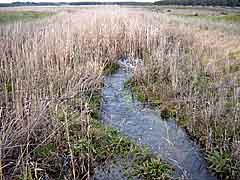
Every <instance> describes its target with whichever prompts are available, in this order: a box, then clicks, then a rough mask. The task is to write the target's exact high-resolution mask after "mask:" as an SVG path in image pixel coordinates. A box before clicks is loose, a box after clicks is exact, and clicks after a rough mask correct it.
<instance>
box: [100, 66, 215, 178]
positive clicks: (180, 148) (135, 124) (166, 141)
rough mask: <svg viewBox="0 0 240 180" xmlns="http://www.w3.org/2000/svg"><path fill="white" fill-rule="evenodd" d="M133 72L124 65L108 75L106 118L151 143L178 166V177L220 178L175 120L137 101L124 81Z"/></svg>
mask: <svg viewBox="0 0 240 180" xmlns="http://www.w3.org/2000/svg"><path fill="white" fill-rule="evenodd" d="M130 77H131V72H130V71H128V70H127V68H126V67H124V66H123V65H122V66H121V67H120V68H119V69H118V71H117V72H116V73H114V74H112V75H109V76H107V77H106V78H105V88H104V90H103V98H104V100H103V104H102V121H103V123H106V124H108V125H109V124H110V125H111V126H112V127H114V128H117V129H118V130H119V131H120V132H121V133H122V134H124V135H126V136H128V137H129V138H130V139H133V140H134V141H135V142H137V143H138V144H140V145H147V146H148V147H149V149H150V150H151V152H152V153H154V154H157V155H159V157H160V158H161V159H163V160H166V161H167V162H169V163H170V164H171V165H173V166H174V167H175V168H176V176H178V177H181V176H184V177H185V178H186V179H191V180H216V179H217V178H216V177H213V176H211V175H210V173H209V172H208V169H207V164H206V162H205V160H204V158H203V157H202V155H201V153H200V152H199V149H198V147H197V145H195V144H194V143H193V142H192V141H191V140H190V139H189V137H188V136H187V134H186V132H185V131H184V129H182V128H180V127H178V126H177V125H176V123H175V121H164V120H162V119H161V116H160V112H159V111H158V110H154V109H151V108H147V107H144V106H143V104H142V103H140V102H138V101H134V100H133V98H132V95H131V92H130V91H129V90H126V89H124V82H125V81H126V80H128V79H129V78H130Z"/></svg>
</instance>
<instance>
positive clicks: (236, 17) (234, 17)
mask: <svg viewBox="0 0 240 180" xmlns="http://www.w3.org/2000/svg"><path fill="white" fill-rule="evenodd" d="M175 15H177V16H180V17H187V18H188V17H189V18H198V19H206V20H210V21H224V22H230V23H240V14H229V15H199V14H175Z"/></svg>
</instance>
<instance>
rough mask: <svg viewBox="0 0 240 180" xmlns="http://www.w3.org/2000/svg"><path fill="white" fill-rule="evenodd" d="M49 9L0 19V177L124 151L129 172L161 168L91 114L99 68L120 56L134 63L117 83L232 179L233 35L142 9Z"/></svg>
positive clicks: (80, 174)
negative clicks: (52, 12) (183, 132)
mask: <svg viewBox="0 0 240 180" xmlns="http://www.w3.org/2000/svg"><path fill="white" fill-rule="evenodd" d="M59 11H61V13H60V14H59V15H58V16H56V17H52V18H45V19H43V20H42V21H41V22H38V23H36V22H33V21H30V22H29V23H25V22H24V21H21V22H19V23H17V24H9V25H8V26H5V24H2V25H0V42H1V43H0V122H1V123H0V177H1V178H8V179H13V178H16V177H18V178H20V179H39V178H49V179H56V177H58V178H62V177H69V178H71V179H89V178H90V177H91V175H92V174H93V173H94V168H95V167H96V166H97V165H98V163H104V162H108V160H109V158H111V157H113V156H121V157H122V158H128V157H129V154H132V156H136V158H135V160H134V159H133V164H132V168H133V169H134V171H133V174H132V175H133V176H138V177H141V178H143V179H168V178H170V177H169V173H170V171H171V170H170V168H169V166H168V165H166V164H165V163H164V162H162V161H161V160H160V159H158V158H156V157H155V156H153V155H151V154H150V152H148V151H144V150H143V149H142V148H140V147H139V146H137V145H136V144H134V143H133V142H131V141H130V140H129V139H128V138H125V137H122V136H121V135H120V134H119V133H118V132H117V131H116V130H114V129H112V128H111V127H104V126H102V125H101V124H100V123H99V122H98V121H97V119H99V111H100V104H101V89H102V87H103V76H104V75H106V74H108V73H112V72H114V71H115V70H116V69H117V68H118V66H117V64H116V61H117V60H118V59H119V58H121V57H123V56H126V57H128V58H129V59H135V58H141V59H143V62H144V68H142V67H138V66H136V67H134V76H133V79H131V80H130V81H129V82H127V83H126V84H125V86H128V87H129V88H131V89H132V90H133V91H134V92H135V94H136V95H137V98H138V99H139V100H140V101H147V102H149V103H150V104H151V105H153V106H155V107H156V108H160V110H161V111H162V116H163V117H164V118H170V117H171V118H172V117H174V118H175V119H176V121H178V123H179V125H181V126H183V127H185V128H186V129H187V131H188V132H189V134H190V135H191V136H192V137H194V138H196V139H197V141H198V143H199V144H200V145H201V147H202V149H203V150H204V152H205V154H206V157H207V159H208V161H209V167H210V168H211V169H212V171H213V172H214V173H216V174H217V175H218V176H219V177H220V178H221V179H239V177H240V174H239V172H240V168H239V167H240V166H239V163H240V159H239V156H240V143H239V139H240V134H239V131H240V120H239V117H240V116H239V115H240V114H239V97H240V89H239V84H240V79H239V77H240V76H239V70H240V68H239V49H240V47H239V42H240V40H239V36H237V35H232V34H230V33H229V34H228V32H220V31H217V29H215V30H214V31H212V30H211V29H208V28H205V30H202V29H200V30H199V29H197V28H193V27H192V26H187V25H186V24H181V23H180V25H179V24H175V23H176V19H173V20H172V19H171V18H172V17H168V18H167V17H166V16H165V15H164V14H157V13H154V12H150V11H145V10H142V11H139V10H133V9H125V8H118V7H114V10H110V9H104V8H95V9H94V8H93V9H81V10H79V9H76V8H72V9H62V10H59ZM18 13H20V12H16V14H18ZM21 13H23V14H24V13H27V12H21ZM29 13H30V14H28V15H23V17H25V16H32V17H34V18H35V17H42V15H40V14H38V13H37V12H36V13H37V15H31V13H33V12H32V11H31V12H29ZM34 13H35V12H34ZM34 13H33V14H34ZM1 16H2V17H3V16H5V15H1ZM7 16H8V15H7ZM43 16H44V17H45V15H43ZM32 17H31V18H30V19H32ZM18 18H20V16H19V15H16V18H14V17H13V18H12V17H11V18H9V19H10V20H11V21H12V20H13V21H15V20H16V19H18ZM6 19H8V18H6ZM6 19H5V18H4V20H3V21H5V20H6ZM8 22H10V21H8ZM213 23H214V22H211V24H210V25H209V26H214V24H213ZM196 26H197V25H196ZM200 26H201V27H200V28H202V24H201V25H200ZM130 176H131V175H130Z"/></svg>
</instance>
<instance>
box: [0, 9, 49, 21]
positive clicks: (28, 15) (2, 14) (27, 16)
mask: <svg viewBox="0 0 240 180" xmlns="http://www.w3.org/2000/svg"><path fill="white" fill-rule="evenodd" d="M50 15H52V14H51V13H48V12H36V11H35V12H34V11H0V23H12V22H16V21H20V20H21V21H30V20H35V19H41V18H45V17H48V16H50Z"/></svg>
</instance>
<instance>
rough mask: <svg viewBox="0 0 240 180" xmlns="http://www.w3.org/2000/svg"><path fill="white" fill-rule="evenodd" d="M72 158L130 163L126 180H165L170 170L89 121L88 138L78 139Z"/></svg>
mask: <svg viewBox="0 0 240 180" xmlns="http://www.w3.org/2000/svg"><path fill="white" fill-rule="evenodd" d="M73 149H74V155H75V156H79V155H80V154H82V153H88V154H89V155H90V156H92V159H94V160H95V161H96V162H100V163H101V162H105V161H106V159H112V158H113V157H116V156H117V157H121V158H122V159H123V161H124V162H128V161H131V163H130V167H128V165H127V163H126V167H125V168H126V169H128V168H132V171H131V172H129V173H130V174H127V176H129V178H131V177H133V176H136V177H139V178H142V179H169V178H170V176H169V174H170V173H171V168H170V166H169V165H168V164H166V163H165V162H163V161H161V160H160V159H159V158H157V157H156V156H154V155H152V154H151V153H150V152H149V151H148V150H147V149H144V148H142V147H140V146H138V145H136V144H135V143H134V142H132V141H131V140H129V139H128V138H127V137H124V136H122V135H121V134H120V133H119V132H118V131H117V130H115V129H114V128H111V127H105V126H103V125H102V124H101V123H100V122H98V121H97V120H92V121H91V128H90V138H88V139H82V140H81V141H80V142H79V143H77V144H76V145H75V146H74V147H73Z"/></svg>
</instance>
